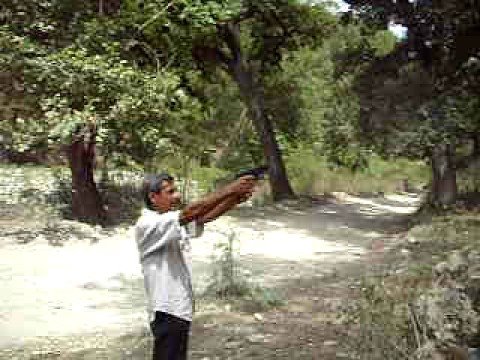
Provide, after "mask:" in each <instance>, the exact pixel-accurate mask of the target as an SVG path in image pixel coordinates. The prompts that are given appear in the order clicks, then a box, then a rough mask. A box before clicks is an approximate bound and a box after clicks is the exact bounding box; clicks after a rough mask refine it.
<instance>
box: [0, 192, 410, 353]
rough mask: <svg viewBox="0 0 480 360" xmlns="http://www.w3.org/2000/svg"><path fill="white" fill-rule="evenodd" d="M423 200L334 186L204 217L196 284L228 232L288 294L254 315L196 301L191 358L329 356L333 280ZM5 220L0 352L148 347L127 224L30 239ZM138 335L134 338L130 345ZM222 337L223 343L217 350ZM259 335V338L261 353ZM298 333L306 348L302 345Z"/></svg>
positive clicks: (258, 274)
mask: <svg viewBox="0 0 480 360" xmlns="http://www.w3.org/2000/svg"><path fill="white" fill-rule="evenodd" d="M418 201H419V199H418V197H417V196H415V195H413V194H412V195H397V196H393V195H392V196H385V197H355V196H350V195H347V194H335V197H332V198H328V199H323V198H319V199H316V200H313V201H308V202H307V201H305V202H300V203H299V202H291V203H283V204H282V205H277V206H275V207H273V206H272V207H267V208H262V209H261V210H258V209H253V208H248V207H245V208H242V209H239V210H238V211H236V212H234V213H232V214H231V216H225V217H223V218H222V219H220V220H217V221H216V222H214V223H212V224H210V225H208V226H207V230H206V232H205V234H204V236H203V237H202V238H200V239H197V241H195V243H194V244H193V254H194V268H193V271H194V282H195V287H196V289H197V291H201V289H202V287H203V286H204V284H205V279H206V277H207V276H208V271H209V264H210V256H211V254H212V253H213V252H214V251H215V250H214V245H215V243H217V242H218V241H222V240H224V239H225V236H226V234H228V233H230V232H231V231H234V232H235V234H236V236H237V238H238V239H239V253H240V260H241V262H242V265H243V267H244V268H245V269H246V270H247V271H248V274H249V277H250V278H251V279H254V280H255V281H257V282H259V283H262V284H263V285H265V286H268V287H275V288H280V289H283V290H284V292H285V296H286V297H287V301H288V303H287V306H285V307H284V308H283V309H281V310H275V311H271V312H268V313H265V314H255V316H253V317H252V316H251V314H250V315H245V314H233V313H232V312H230V311H229V309H228V308H226V309H225V310H224V311H222V312H221V313H219V311H218V309H215V310H214V311H210V312H209V310H208V306H207V307H203V308H201V311H200V312H198V313H197V314H196V316H195V318H196V319H195V320H194V324H195V325H194V328H193V336H192V344H191V358H192V359H204V360H206V359H224V358H225V359H227V358H229V359H230V358H232V359H237V358H238V359H241V358H258V359H261V358H285V359H287V358H292V355H291V354H292V351H294V353H295V354H297V355H295V356H294V357H293V358H298V359H312V358H314V359H317V358H318V359H320V358H327V357H325V356H323V355H321V354H324V355H325V354H327V352H328V351H327V352H325V348H328V347H329V346H330V347H331V346H332V345H335V341H334V340H332V339H330V338H329V336H331V334H327V333H325V334H324V333H323V332H322V331H323V330H324V329H325V324H329V323H331V322H332V321H333V320H331V319H330V320H329V319H326V318H325V317H328V314H327V315H325V314H326V313H325V311H324V310H325V307H331V306H333V305H335V304H336V303H338V302H339V301H341V300H342V297H343V296H345V292H344V291H343V292H342V291H337V290H339V284H340V282H339V281H337V280H335V281H332V279H335V278H337V279H338V276H340V275H339V274H342V275H341V276H347V274H350V275H354V276H359V275H361V274H360V273H359V271H367V269H368V267H369V266H371V265H373V264H375V262H376V261H377V260H378V258H379V257H381V254H382V252H383V251H384V250H385V249H386V248H388V247H389V246H391V245H394V244H395V243H397V242H398V241H400V240H399V238H400V235H399V232H400V231H401V230H402V228H403V227H404V221H405V215H407V214H410V213H412V212H413V211H415V209H416V206H417V205H418ZM1 225H2V227H3V229H2V234H4V235H3V237H2V238H0V259H1V260H0V288H1V289H2V296H1V297H0V358H1V359H13V358H17V359H21V358H42V359H45V358H50V357H48V356H51V358H62V359H63V358H65V359H68V358H71V357H69V356H67V355H65V351H66V350H65V341H68V344H69V345H68V352H71V353H74V352H79V353H81V354H82V355H81V356H80V357H76V358H79V359H80V358H85V359H88V358H91V359H96V358H112V359H115V358H119V359H120V358H122V359H123V358H125V359H127V358H128V359H142V358H145V357H147V355H146V354H148V350H146V349H145V348H146V347H148V344H147V343H148V340H144V339H145V338H147V339H148V336H147V333H148V330H147V329H146V326H145V325H146V322H147V320H146V314H145V307H144V305H145V303H144V295H143V283H142V278H141V273H140V267H139V265H138V259H137V252H136V248H135V243H134V240H133V236H132V229H131V228H117V229H115V230H109V231H104V230H100V229H88V231H85V234H84V233H82V231H80V230H81V229H80V230H78V229H77V228H75V229H73V228H72V230H71V231H70V230H69V229H68V226H64V228H63V233H62V236H63V237H66V238H68V241H65V242H63V241H60V242H55V241H52V240H51V239H50V238H49V236H50V235H51V232H50V233H45V232H41V231H40V232H39V233H38V234H35V237H36V238H35V240H34V241H29V242H27V243H19V235H18V234H20V233H21V231H20V232H19V230H18V231H16V232H15V231H10V232H9V231H3V230H5V228H6V222H5V221H4V222H1ZM72 226H73V225H72ZM87 233H88V234H87ZM57 235H58V234H57ZM52 244H57V245H59V244H63V246H52ZM359 265H361V266H360V267H359ZM359 269H361V270H359ZM350 275H349V276H350ZM343 300H344V299H343ZM332 304H333V305H332ZM320 307H321V309H320ZM322 309H323V310H322ZM222 319H224V320H222ZM222 321H223V322H222ZM259 323H261V326H259ZM219 324H222V325H223V327H222V330H221V331H220V330H219V329H218V326H219ZM233 324H238V326H237V327H235V326H233ZM279 324H280V326H279ZM305 324H308V326H307V327H305ZM242 326H243V328H242ZM297 328H302V329H303V330H302V331H298V332H296V330H295V329H297ZM242 329H243V330H242ZM305 329H306V330H305ZM132 334H134V335H132ZM122 336H123V337H124V336H130V338H129V339H130V340H131V341H130V342H129V343H128V344H127V345H126V349H124V351H123V352H122V351H119V352H117V353H116V354H117V355H105V354H107V352H106V351H107V350H105V349H107V348H108V347H109V346H110V345H111V341H112V340H111V339H118V338H122ZM142 339H143V340H142ZM136 340H138V343H137V345H138V346H137V347H136V346H133V345H132V343H133V342H134V341H136ZM218 341H222V344H223V345H222V348H223V349H224V350H225V349H226V350H225V351H226V352H225V351H224V352H220V353H219V352H218V351H215V348H218V347H219V345H218ZM245 342H246V343H245ZM255 344H257V346H258V347H259V349H260V348H261V349H263V350H258V351H259V354H258V355H255V354H256V353H255V349H256V347H255ZM299 344H300V345H302V346H304V347H302V348H303V349H304V353H302V352H301V351H300V352H298V351H297V350H298V346H299ZM89 348H90V349H94V350H93V351H90V352H88V351H86V350H88V349H89ZM137 348H138V349H140V350H138V349H137ZM295 348H296V350H295ZM20 349H21V350H20ZM58 349H62V350H58ZM95 349H96V350H95ZM99 349H103V350H102V351H103V352H102V354H104V355H102V356H100V355H99V354H100V352H99V351H100V350H99ZM239 349H240V350H239ZM241 349H243V350H241ZM268 349H270V350H271V351H270V350H269V351H270V352H266V350H268ZM322 349H323V350H322ZM137 350H138V351H137ZM95 351H96V352H95ZM249 351H250V352H249ZM252 351H253V353H252ZM322 351H323V353H322ZM216 354H217V355H216ZM302 354H304V355H302ZM329 354H330V356H331V358H339V357H340V355H338V354H337V355H336V356H335V354H334V352H330V353H329ZM332 354H333V355H332ZM35 356H37V357H35ZM317 356H318V357H317Z"/></svg>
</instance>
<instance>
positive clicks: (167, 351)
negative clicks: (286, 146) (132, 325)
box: [135, 174, 256, 360]
mask: <svg viewBox="0 0 480 360" xmlns="http://www.w3.org/2000/svg"><path fill="white" fill-rule="evenodd" d="M255 183H256V180H255V177H254V176H243V177H241V178H239V179H237V180H236V181H234V182H232V183H230V184H228V185H227V186H225V187H224V188H222V189H221V190H218V191H216V192H213V193H211V194H209V195H207V196H205V197H204V198H203V199H201V200H199V201H197V202H195V203H192V204H190V205H187V206H186V207H185V208H184V209H183V210H175V209H176V207H177V206H178V205H179V204H180V193H179V192H178V191H177V189H176V188H175V182H174V179H173V177H172V176H170V175H168V174H160V175H148V176H146V177H145V182H144V200H145V204H146V209H144V210H143V212H142V215H141V216H140V218H139V219H138V221H137V224H136V227H135V238H136V242H137V246H138V250H139V254H140V262H141V264H142V271H143V275H144V283H145V290H146V296H147V299H148V311H149V316H150V327H151V330H152V333H153V337H154V345H153V359H154V360H160V359H161V360H184V359H186V358H187V345H188V336H189V331H190V323H191V321H192V313H193V306H192V303H193V291H192V279H191V264H190V256H189V255H190V254H189V253H190V240H189V239H190V238H191V237H197V236H199V235H200V234H201V232H202V230H203V224H205V223H207V222H209V221H212V220H215V219H216V218H217V217H219V216H220V215H222V214H224V213H225V212H226V211H228V210H230V209H232V208H233V207H234V206H235V205H237V204H239V203H241V202H243V201H245V200H247V199H248V198H249V197H250V196H251V195H252V192H253V190H254V187H255Z"/></svg>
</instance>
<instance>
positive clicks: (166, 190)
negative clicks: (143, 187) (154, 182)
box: [149, 180, 181, 212]
mask: <svg viewBox="0 0 480 360" xmlns="http://www.w3.org/2000/svg"><path fill="white" fill-rule="evenodd" d="M149 196H150V201H151V202H152V204H153V205H154V206H155V208H156V209H157V210H159V211H161V212H166V211H170V210H172V209H173V208H174V207H175V206H177V205H179V204H180V197H181V196H180V193H179V192H178V191H177V188H176V187H175V183H174V181H173V180H172V181H163V182H162V187H161V190H160V191H159V192H158V193H154V192H152V193H150V195H149Z"/></svg>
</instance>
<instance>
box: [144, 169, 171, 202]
mask: <svg viewBox="0 0 480 360" xmlns="http://www.w3.org/2000/svg"><path fill="white" fill-rule="evenodd" d="M164 181H168V182H170V181H173V176H172V175H170V174H168V173H166V172H164V173H161V174H158V175H156V174H147V175H145V177H144V179H143V200H144V201H145V205H146V206H147V208H148V209H150V210H153V209H154V207H153V204H152V202H151V201H150V197H149V195H150V193H152V192H153V193H158V192H160V191H161V190H162V183H163V182H164Z"/></svg>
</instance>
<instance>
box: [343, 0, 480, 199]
mask: <svg viewBox="0 0 480 360" xmlns="http://www.w3.org/2000/svg"><path fill="white" fill-rule="evenodd" d="M347 2H348V3H349V4H351V5H352V7H353V9H355V11H357V13H358V14H359V16H360V17H361V18H363V19H364V20H365V21H366V22H367V23H369V24H372V25H373V26H378V27H380V28H384V27H386V26H387V25H388V24H389V23H390V22H395V23H399V24H402V25H403V26H405V27H406V29H407V37H406V38H405V39H403V41H402V42H400V43H399V44H398V46H397V47H396V49H395V50H394V51H393V52H391V53H390V54H388V55H386V56H384V57H380V58H378V59H377V60H375V61H372V62H371V64H370V66H369V68H368V69H367V70H366V71H365V72H364V73H363V74H362V76H360V77H359V78H358V80H357V83H356V89H357V93H358V94H359V96H360V100H361V104H362V107H361V114H362V121H361V129H362V134H361V136H362V137H363V138H364V139H365V140H367V142H369V143H370V144H373V145H374V148H375V151H377V152H382V153H384V154H391V155H398V154H402V155H406V156H409V157H413V158H420V159H428V161H429V163H430V165H431V167H432V186H431V199H430V200H431V202H432V203H436V204H440V205H451V204H453V203H454V202H455V199H456V194H457V185H456V171H457V170H459V169H461V168H462V167H464V166H466V164H467V163H468V162H469V161H470V160H472V159H473V158H474V157H475V156H474V154H475V150H474V149H475V145H474V144H475V142H476V140H474V138H475V137H476V135H473V136H472V134H473V133H478V130H479V128H478V122H477V121H476V119H475V117H472V116H471V113H470V115H467V113H468V110H467V109H468V108H470V109H471V106H476V105H473V104H474V103H475V104H476V103H477V102H476V99H477V98H478V94H479V93H478V80H477V79H476V78H475V77H476V76H478V69H479V51H480V45H479V44H480V41H479V40H480V22H479V20H480V16H479V15H480V13H479V4H478V2H477V1H460V2H432V1H415V2H410V1H363V0H362V1H347ZM467 103H468V104H470V105H468V106H466V107H464V106H463V105H461V104H467ZM459 112H461V113H463V114H464V115H463V116H460V117H459V116H456V115H455V114H457V115H458V114H459Z"/></svg>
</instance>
